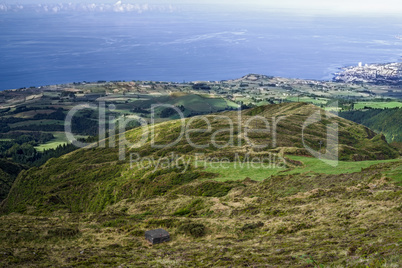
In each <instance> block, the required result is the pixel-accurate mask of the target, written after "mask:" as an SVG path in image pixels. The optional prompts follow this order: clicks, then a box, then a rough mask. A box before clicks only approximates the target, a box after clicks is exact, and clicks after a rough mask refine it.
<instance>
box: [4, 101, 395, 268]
mask: <svg viewBox="0 0 402 268" xmlns="http://www.w3.org/2000/svg"><path fill="white" fill-rule="evenodd" d="M314 109H316V108H315V107H314V106H311V105H304V104H283V105H273V106H267V107H258V108H255V109H253V110H247V111H243V115H244V116H245V119H247V116H252V115H257V114H258V115H262V116H265V117H267V118H271V117H272V116H273V115H287V116H288V117H287V118H286V119H285V120H284V121H283V123H281V124H279V127H278V128H279V130H278V131H279V133H280V134H281V135H280V139H279V140H278V145H279V146H286V147H288V146H289V145H294V146H297V145H298V142H300V141H299V140H298V139H297V133H298V131H300V128H299V126H298V124H300V122H302V121H303V120H304V119H305V118H306V116H308V115H309V114H310V113H311V112H313V111H314ZM224 114H225V115H228V116H232V117H233V116H235V115H236V114H235V113H232V112H226V113H224ZM236 116H237V115H236ZM210 118H211V120H212V119H213V118H212V117H210ZM334 120H337V121H338V122H339V124H340V128H341V133H342V136H341V141H344V142H350V145H349V146H350V148H352V149H351V150H353V153H349V154H345V153H346V152H348V151H346V150H343V151H342V152H343V153H344V155H343V156H344V157H346V158H348V157H351V156H353V155H354V154H355V153H356V152H359V153H360V154H361V155H362V156H367V157H368V158H370V157H372V156H373V155H374V156H386V155H388V154H389V150H391V149H389V148H388V147H387V144H386V143H384V141H383V140H381V139H379V138H378V137H377V138H375V137H372V138H371V139H370V137H371V135H372V132H370V131H369V130H367V129H366V128H364V127H362V126H359V125H355V124H352V123H351V122H348V121H346V120H343V119H340V118H335V119H334ZM224 125H225V123H222V122H220V121H218V122H215V123H214V124H213V126H214V128H218V129H222V127H224ZM194 126H198V127H202V124H201V122H197V121H196V122H195V123H194ZM178 127H179V125H178V122H168V123H162V124H160V125H158V126H157V131H156V133H158V136H157V137H156V141H157V143H161V142H162V141H171V140H172V139H173V138H174V137H176V136H175V135H176V134H177V130H178ZM323 129H325V126H323V125H317V126H316V128H315V129H313V131H314V130H315V132H314V133H315V134H316V135H318V138H320V135H322V130H323ZM140 134H141V130H140V129H135V130H132V131H130V132H129V133H128V135H127V136H128V137H129V138H130V139H131V141H133V140H135V139H136V138H138V137H139V135H140ZM204 134H205V133H204ZM204 134H201V135H197V136H193V137H192V139H193V140H194V141H195V142H198V143H200V144H204V143H205V142H206V141H207V140H208V139H209V138H210V135H206V134H205V136H204ZM314 137H315V136H314V135H312V134H311V136H310V138H311V139H314ZM367 137H368V138H367ZM227 138H228V136H227V134H225V133H224V134H222V135H220V136H218V142H224V141H225V142H226V141H227V140H228V139H227ZM252 138H253V140H254V141H256V142H265V143H270V142H271V141H270V140H268V141H267V140H265V138H264V137H261V136H259V135H257V136H253V137H252ZM243 145H244V140H243ZM352 146H355V147H352ZM364 146H365V147H364ZM366 148H368V150H367V149H366ZM172 150H173V149H162V150H155V149H152V148H151V147H150V145H149V144H146V145H144V146H143V147H141V148H139V149H131V151H130V152H137V153H139V154H141V155H142V156H147V157H157V156H168V155H169V153H170V152H172ZM174 150H175V151H176V152H177V153H181V154H186V155H187V156H190V155H191V154H193V153H196V152H199V150H195V149H194V148H192V147H191V146H188V145H187V144H186V143H185V142H180V143H179V144H177V145H176V146H175V147H174ZM268 150H270V149H269V148H268ZM274 151H275V150H273V152H274ZM294 151H295V150H294ZM296 151H297V150H296ZM203 152H204V153H205V155H206V156H208V155H213V156H225V157H230V156H231V155H233V153H234V152H238V153H240V154H241V153H243V154H245V153H249V154H251V155H261V154H264V153H267V152H268V151H260V150H258V151H253V150H252V149H251V148H249V147H247V146H245V147H244V146H243V147H240V148H236V147H235V148H231V149H230V150H229V149H225V150H223V149H220V150H217V149H216V148H213V147H212V146H210V147H209V148H207V149H205V150H203ZM299 152H303V151H299ZM117 153H118V152H117V149H110V148H104V149H83V150H78V151H75V152H72V153H70V154H68V155H65V156H63V157H61V158H59V159H52V160H50V161H48V163H46V164H45V165H44V166H42V167H40V168H33V169H31V170H29V171H23V172H22V173H21V174H20V176H19V177H18V179H17V181H16V183H15V184H14V186H13V189H12V190H11V193H10V195H9V197H8V199H7V200H6V202H4V203H2V208H1V209H2V210H3V211H5V212H14V213H12V214H9V215H4V216H2V217H1V220H0V229H1V232H0V234H1V239H0V241H1V242H0V248H3V249H4V250H3V251H4V252H3V253H4V254H0V260H1V261H2V263H5V264H6V265H13V266H24V265H26V264H27V263H28V262H30V263H34V265H35V264H36V265H38V264H41V265H46V264H49V265H50V264H51V265H58V266H79V265H94V264H98V265H100V264H104V265H108V266H118V265H128V266H132V267H138V266H150V265H153V266H161V267H162V266H169V265H171V266H182V267H188V266H211V265H214V266H221V267H227V266H230V265H232V266H245V265H246V266H258V265H259V266H262V265H267V264H269V265H274V266H275V265H276V266H277V265H282V266H287V267H288V266H299V267H305V266H306V265H308V262H313V261H314V262H315V263H317V264H319V263H324V264H329V263H337V264H338V265H343V266H346V265H348V266H352V267H353V266H355V267H360V266H359V265H379V264H392V265H398V264H401V263H400V257H401V250H400V247H399V246H398V243H401V241H400V237H401V235H402V234H401V227H402V226H401V223H400V217H401V215H400V214H401V205H400V204H401V201H402V200H401V193H402V188H401V186H398V185H397V184H396V183H394V180H393V179H395V178H400V177H401V176H402V173H401V172H402V171H401V169H400V167H401V164H402V161H395V162H391V163H386V162H385V163H379V164H377V166H372V167H368V168H367V169H363V170H361V172H358V173H351V174H350V173H345V174H339V172H337V173H336V174H331V172H329V171H328V172H325V173H328V174H319V173H320V171H321V170H325V167H323V166H322V164H320V163H318V162H317V161H316V160H313V159H310V158H297V157H295V156H291V158H293V159H294V160H298V161H300V160H301V161H302V162H303V161H304V162H305V164H306V165H305V166H299V167H296V169H294V170H292V169H289V170H287V171H286V172H288V173H292V172H297V173H302V174H276V175H274V176H271V177H270V178H269V179H267V180H264V181H262V182H253V181H251V180H249V179H248V180H244V181H234V182H233V181H232V182H230V181H229V182H222V181H216V180H219V177H217V176H218V174H214V173H215V172H213V171H212V173H211V170H204V169H203V168H200V167H198V168H197V167H195V166H194V165H193V166H192V167H191V168H189V169H187V170H185V171H184V170H183V167H180V166H179V167H173V168H170V169H163V170H158V171H157V172H153V169H154V168H153V167H150V168H148V169H137V168H134V169H130V165H129V163H128V162H127V161H118V157H117V156H118V155H117ZM309 161H310V162H309ZM362 163H364V162H362ZM362 163H359V164H358V167H359V168H362V167H364V165H365V164H362ZM369 164H372V163H369ZM342 165H343V166H342ZM341 166H342V167H344V168H345V171H347V172H350V171H353V170H350V169H349V168H352V167H351V165H349V164H348V163H341ZM347 169H349V170H347ZM327 170H328V169H327ZM183 171H184V172H183ZM308 171H315V172H308ZM306 172H307V173H306ZM244 175H246V174H244ZM267 177H268V176H267ZM18 213H23V214H18ZM38 215H42V216H38ZM259 222H261V223H259ZM195 223H196V224H198V225H194V224H195ZM200 224H201V225H200ZM27 227H28V228H27ZM157 227H164V228H166V229H168V230H169V232H171V234H172V238H173V241H172V242H170V243H167V244H163V245H158V246H154V247H152V248H149V247H148V246H147V245H146V243H145V241H144V239H143V232H144V231H145V230H147V229H150V228H157ZM55 245H57V246H55ZM28 249H29V250H28ZM33 252H35V254H33ZM307 255H308V256H309V257H306V256H307Z"/></svg>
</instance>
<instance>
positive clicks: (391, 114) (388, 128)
mask: <svg viewBox="0 0 402 268" xmlns="http://www.w3.org/2000/svg"><path fill="white" fill-rule="evenodd" d="M339 116H341V117H343V118H345V119H348V120H351V121H353V122H356V123H359V124H362V125H364V126H367V127H369V128H370V129H373V130H374V131H376V132H377V133H383V134H384V136H385V137H386V139H387V141H388V142H402V108H393V109H367V110H363V111H348V112H341V113H339Z"/></svg>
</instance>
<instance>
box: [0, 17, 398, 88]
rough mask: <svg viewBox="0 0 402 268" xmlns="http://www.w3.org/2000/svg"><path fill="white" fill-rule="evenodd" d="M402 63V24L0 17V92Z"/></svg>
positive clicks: (318, 74)
mask: <svg viewBox="0 0 402 268" xmlns="http://www.w3.org/2000/svg"><path fill="white" fill-rule="evenodd" d="M401 56H402V17H401V18H392V17H389V18H381V17H377V18H372V17H353V16H328V15H317V14H316V15H303V14H295V13H293V14H290V13H286V12H274V11H261V12H253V13H251V12H240V11H237V12H207V11H194V10H193V11H181V12H180V11H176V12H156V11H153V12H144V13H141V14H138V13H113V12H107V13H106V12H104V13H102V12H64V13H57V14H53V13H35V12H3V13H0V90H4V89H12V88H21V87H30V86H41V85H49V84H61V83H69V82H80V81H98V80H107V81H110V80H125V81H131V80H157V81H176V82H182V81H195V80H225V79H232V78H239V77H241V76H243V75H246V74H249V73H258V74H266V75H273V76H282V77H289V78H306V79H331V77H332V73H333V72H335V71H337V69H338V68H340V67H343V66H348V65H357V64H358V62H363V63H382V62H384V63H385V62H393V61H399V59H400V58H401Z"/></svg>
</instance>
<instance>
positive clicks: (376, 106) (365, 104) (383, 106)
mask: <svg viewBox="0 0 402 268" xmlns="http://www.w3.org/2000/svg"><path fill="white" fill-rule="evenodd" d="M364 107H369V108H373V109H386V108H388V109H392V108H402V102H399V101H390V102H375V101H368V102H357V103H355V105H354V108H355V109H357V110H360V109H364Z"/></svg>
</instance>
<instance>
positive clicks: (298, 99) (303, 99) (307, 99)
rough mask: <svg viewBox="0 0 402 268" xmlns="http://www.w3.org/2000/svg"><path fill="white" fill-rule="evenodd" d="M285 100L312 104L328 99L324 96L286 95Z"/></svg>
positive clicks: (322, 102)
mask: <svg viewBox="0 0 402 268" xmlns="http://www.w3.org/2000/svg"><path fill="white" fill-rule="evenodd" d="M286 99H287V100H290V101H294V102H307V103H312V104H314V105H320V104H326V103H327V102H328V101H329V99H326V98H310V97H287V98H286Z"/></svg>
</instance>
